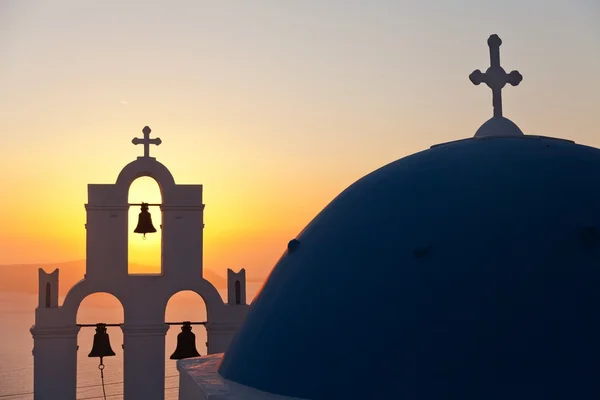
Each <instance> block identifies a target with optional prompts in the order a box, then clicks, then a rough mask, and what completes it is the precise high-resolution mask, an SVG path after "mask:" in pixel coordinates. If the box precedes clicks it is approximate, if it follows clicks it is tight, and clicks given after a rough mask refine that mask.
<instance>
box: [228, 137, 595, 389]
mask: <svg viewBox="0 0 600 400" xmlns="http://www.w3.org/2000/svg"><path fill="white" fill-rule="evenodd" d="M297 241H298V242H296V243H295V245H293V246H290V250H288V251H287V252H286V253H284V255H283V256H282V258H281V259H280V260H279V262H278V263H277V265H276V266H275V268H274V269H273V271H272V273H271V275H270V276H269V278H268V280H267V282H266V283H265V285H264V287H263V288H262V290H261V292H260V294H259V295H258V296H257V298H256V300H255V302H254V303H253V304H252V307H251V310H250V313H249V314H248V317H247V319H246V321H245V323H244V324H243V325H242V327H241V328H240V330H239V331H238V333H237V335H236V337H235V338H234V340H233V341H232V344H231V346H230V347H229V350H228V351H227V352H226V354H225V355H224V357H223V361H222V364H221V366H220V370H219V373H220V374H221V375H222V376H223V377H224V378H227V379H230V380H232V381H235V382H238V383H240V384H243V385H247V386H250V387H254V388H257V389H260V390H263V391H266V392H270V393H276V394H281V395H287V396H293V397H300V398H305V399H313V400H317V399H319V400H320V399H375V398H381V399H401V400H414V399H419V400H442V399H457V400H459V399H460V400H482V399H485V400H496V399H498V400H500V399H502V400H506V399H511V400H536V399H540V400H541V399H565V400H566V399H569V400H570V399H578V400H582V399H591V398H598V394H599V393H600V379H599V377H598V373H599V372H598V371H599V364H600V344H599V341H600V150H598V149H595V148H591V147H587V146H581V145H577V144H574V143H573V142H570V141H565V140H559V139H551V138H541V137H534V136H522V137H515V138H487V139H466V140H462V141H457V142H451V143H447V144H444V145H439V146H434V147H432V148H431V149H429V150H426V151H423V152H420V153H417V154H414V155H412V156H409V157H406V158H403V159H400V160H398V161H395V162H393V163H391V164H389V165H387V166H385V167H383V168H381V169H379V170H377V171H375V172H373V173H371V174H369V175H367V176H365V177H364V178H362V179H360V180H359V181H357V182H356V183H354V184H353V185H352V186H350V187H349V188H348V189H346V190H345V191H344V192H342V193H341V194H340V195H339V196H338V197H337V198H335V199H334V200H333V201H332V202H331V203H330V204H329V205H328V206H327V207H326V208H325V209H324V210H323V211H322V212H321V213H320V214H318V215H317V217H316V218H315V219H314V220H313V221H312V222H311V223H310V224H309V225H308V226H307V227H306V228H305V229H304V230H303V231H302V232H301V233H300V235H299V236H298V237H297Z"/></svg>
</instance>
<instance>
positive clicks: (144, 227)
mask: <svg viewBox="0 0 600 400" xmlns="http://www.w3.org/2000/svg"><path fill="white" fill-rule="evenodd" d="M134 232H135V233H142V234H143V235H144V239H145V238H146V233H153V232H156V228H155V227H154V225H152V217H151V216H150V213H149V212H148V203H142V212H141V213H140V215H139V217H138V224H137V226H136V227H135V230H134Z"/></svg>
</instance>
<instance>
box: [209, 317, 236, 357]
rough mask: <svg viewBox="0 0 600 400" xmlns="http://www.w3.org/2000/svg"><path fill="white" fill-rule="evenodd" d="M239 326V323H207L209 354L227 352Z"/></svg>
mask: <svg viewBox="0 0 600 400" xmlns="http://www.w3.org/2000/svg"><path fill="white" fill-rule="evenodd" d="M239 326H240V324H239V323H220V322H208V323H207V324H206V337H207V342H208V345H207V348H208V354H215V353H225V351H227V348H228V347H229V343H231V339H233V335H235V332H236V331H237V329H238V328H239Z"/></svg>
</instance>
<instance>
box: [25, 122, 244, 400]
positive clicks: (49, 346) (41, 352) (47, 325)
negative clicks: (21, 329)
mask: <svg viewBox="0 0 600 400" xmlns="http://www.w3.org/2000/svg"><path fill="white" fill-rule="evenodd" d="M142 132H143V134H144V137H143V139H138V138H135V139H133V143H134V144H143V146H144V156H142V157H138V158H137V159H136V160H134V161H133V162H131V163H129V164H128V165H126V166H125V167H124V168H123V170H122V171H121V173H120V174H119V176H118V178H117V181H116V183H114V184H90V185H88V203H87V204H86V205H85V208H86V211H87V223H86V232H87V240H86V273H85V278H84V279H83V280H81V281H80V282H78V283H77V284H75V285H74V286H73V287H72V288H71V289H70V291H69V293H68V294H67V296H66V298H65V300H64V302H63V304H62V305H60V306H59V305H58V270H56V271H54V272H52V273H51V274H47V273H46V272H44V271H43V270H42V269H40V279H39V283H40V289H39V290H40V292H39V293H40V295H39V304H38V307H37V309H36V312H35V325H34V326H33V327H32V328H31V333H32V335H33V339H34V350H33V356H34V393H35V394H34V398H35V400H45V399H48V400H51V399H52V400H54V399H61V400H75V397H76V384H77V382H76V380H77V377H76V374H77V334H78V332H79V329H80V326H78V325H77V324H76V314H77V309H78V307H79V304H80V303H81V302H82V301H83V299H84V298H85V297H87V296H89V295H90V294H93V293H98V292H105V293H110V294H112V295H114V296H115V297H116V298H117V299H118V300H119V301H120V302H121V304H122V305H123V310H124V322H123V323H122V324H120V326H121V329H122V330H123V342H124V343H123V351H124V357H123V358H124V399H125V400H138V399H146V400H163V399H164V390H165V388H164V382H165V380H164V376H165V359H164V357H165V334H166V332H167V330H168V329H169V325H167V324H165V320H164V317H165V309H166V305H167V302H168V301H169V299H170V298H171V296H173V295H174V294H175V293H178V292H180V291H182V290H191V291H194V292H196V293H198V294H199V295H200V296H201V297H202V298H203V300H204V302H205V303H206V308H207V321H206V324H205V326H206V331H207V337H208V342H207V348H208V353H209V354H212V353H221V352H224V351H225V350H226V349H227V347H228V345H229V342H230V340H231V339H232V337H233V334H234V333H235V331H236V330H237V328H238V326H239V325H240V323H241V322H242V320H243V319H244V318H245V316H246V313H247V312H248V308H249V306H248V305H247V304H246V299H245V292H246V279H245V273H244V270H241V271H240V272H239V273H233V271H231V270H229V271H228V281H229V282H228V290H229V291H232V292H233V293H229V294H228V299H229V300H228V302H227V303H224V302H223V299H222V298H221V296H220V295H219V293H218V292H217V289H216V288H215V287H214V286H213V285H212V284H211V283H210V282H209V281H207V280H206V279H204V277H203V275H202V249H203V228H204V222H203V212H204V204H202V185H178V184H176V183H175V180H174V179H173V176H172V175H171V173H170V172H169V170H168V169H167V168H166V167H165V166H164V165H163V164H161V163H160V162H158V161H156V159H155V158H153V157H150V154H149V153H150V145H151V144H154V145H160V144H161V140H160V139H158V138H156V139H150V132H151V130H150V128H148V127H145V128H144V129H143V131H142ZM142 176H148V177H152V178H154V179H155V180H156V182H157V183H158V185H159V187H160V190H161V194H162V203H161V204H155V205H152V204H151V205H150V208H151V209H154V210H159V209H160V212H161V213H162V226H161V229H158V231H159V232H157V233H156V234H161V235H162V265H161V273H160V274H159V275H130V274H128V234H127V233H128V232H127V229H128V211H129V207H130V206H139V204H135V205H134V204H129V203H128V192H129V186H130V185H131V183H132V182H133V181H134V180H135V179H137V178H139V177H142ZM157 207H160V208H159V209H158V208H157ZM153 212H157V211H153ZM99 322H100V321H99ZM113 348H114V349H117V350H120V346H116V345H113Z"/></svg>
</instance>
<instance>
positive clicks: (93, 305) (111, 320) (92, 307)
mask: <svg viewBox="0 0 600 400" xmlns="http://www.w3.org/2000/svg"><path fill="white" fill-rule="evenodd" d="M123 321H124V311H123V305H122V304H121V302H120V301H119V300H118V299H117V298H116V297H115V296H113V295H112V294H109V293H104V292H102V293H93V294H91V295H89V296H87V297H85V298H84V299H83V301H82V302H81V304H80V305H79V308H78V309H77V324H86V325H87V324H90V325H94V324H97V323H106V324H120V323H123ZM95 333H96V329H95V328H94V327H81V329H80V331H79V334H78V337H77V345H78V349H79V350H78V352H77V398H78V399H79V398H96V396H98V397H97V398H102V397H101V396H102V384H101V379H100V371H99V370H98V364H99V359H98V358H90V357H88V354H89V353H90V351H91V349H92V344H93V340H94V334H95ZM107 333H108V335H109V337H110V344H111V347H112V349H113V351H114V352H115V356H113V357H106V358H104V360H103V363H104V365H105V369H104V387H105V390H106V396H107V397H108V396H110V398H111V399H122V398H123V397H122V396H123V349H122V346H121V345H122V343H123V332H122V331H121V328H120V327H118V326H115V327H110V326H109V327H107Z"/></svg>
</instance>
